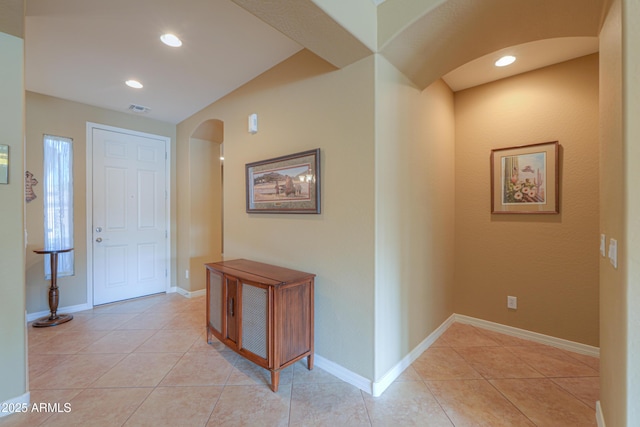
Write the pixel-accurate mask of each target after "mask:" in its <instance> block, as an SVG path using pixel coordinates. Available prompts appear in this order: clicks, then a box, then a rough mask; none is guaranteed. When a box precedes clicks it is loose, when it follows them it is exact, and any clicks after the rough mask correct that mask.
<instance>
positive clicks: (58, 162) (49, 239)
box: [43, 135, 74, 278]
mask: <svg viewBox="0 0 640 427" xmlns="http://www.w3.org/2000/svg"><path fill="white" fill-rule="evenodd" d="M43 199H44V202H43V203H44V248H45V249H48V250H52V249H67V248H72V247H73V141H72V140H71V138H64V137H60V136H52V135H45V136H44V198H43ZM44 273H45V277H47V278H50V277H51V264H50V260H49V257H45V264H44ZM73 274H74V257H73V251H71V252H67V253H62V254H60V255H59V257H58V276H72V275H73Z"/></svg>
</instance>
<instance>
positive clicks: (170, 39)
mask: <svg viewBox="0 0 640 427" xmlns="http://www.w3.org/2000/svg"><path fill="white" fill-rule="evenodd" d="M160 40H162V43H164V44H166V45H167V46H171V47H180V46H182V40H180V39H179V38H178V37H177V36H176V35H174V34H170V33H167V34H163V35H161V36H160Z"/></svg>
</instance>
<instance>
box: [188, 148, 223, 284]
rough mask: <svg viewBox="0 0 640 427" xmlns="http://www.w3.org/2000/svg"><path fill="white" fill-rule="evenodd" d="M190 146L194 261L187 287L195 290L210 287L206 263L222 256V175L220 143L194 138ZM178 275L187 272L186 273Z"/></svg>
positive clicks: (192, 255) (191, 259) (192, 251)
mask: <svg viewBox="0 0 640 427" xmlns="http://www.w3.org/2000/svg"><path fill="white" fill-rule="evenodd" d="M189 145H190V146H189V150H190V151H189V154H190V156H189V157H190V161H189V175H190V185H189V189H190V192H191V195H190V196H191V222H190V226H189V239H190V249H189V259H190V264H189V280H188V283H189V287H188V288H185V290H189V291H191V290H199V289H204V287H205V286H206V272H205V269H204V268H202V266H203V265H204V264H206V263H208V262H216V261H220V260H221V259H222V257H221V255H222V235H221V229H222V221H221V217H222V193H221V191H222V179H221V178H222V177H221V169H220V144H219V143H217V142H213V141H209V140H203V139H197V138H191V139H190V143H189ZM181 237H182V236H181ZM178 274H179V275H180V274H182V275H184V272H178ZM185 276H186V275H185ZM185 278H186V277H185Z"/></svg>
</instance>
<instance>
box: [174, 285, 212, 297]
mask: <svg viewBox="0 0 640 427" xmlns="http://www.w3.org/2000/svg"><path fill="white" fill-rule="evenodd" d="M174 292H177V293H179V294H180V295H182V296H183V297H187V298H195V297H201V296H203V295H206V294H207V290H206V289H200V290H199V291H193V292H189V291H185V290H184V289H182V288H179V287H176V288H175V291H174Z"/></svg>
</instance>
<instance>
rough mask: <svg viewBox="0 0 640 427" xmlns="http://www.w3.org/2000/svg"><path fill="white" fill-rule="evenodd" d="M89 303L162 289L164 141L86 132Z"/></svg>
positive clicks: (164, 264) (164, 271) (121, 133)
mask: <svg viewBox="0 0 640 427" xmlns="http://www.w3.org/2000/svg"><path fill="white" fill-rule="evenodd" d="M91 137H92V152H93V156H92V157H93V163H92V170H93V191H92V214H93V215H92V216H93V218H92V238H93V242H92V253H93V265H92V270H93V303H94V305H98V304H105V303H109V302H114V301H120V300H124V299H129V298H135V297H140V296H144V295H151V294H154V293H159V292H165V291H166V290H167V283H168V282H167V281H168V278H167V268H168V259H167V242H168V236H167V234H168V230H167V218H166V215H167V214H166V212H167V209H166V206H167V203H168V202H167V191H166V181H167V173H166V166H165V163H166V161H167V160H166V157H167V156H166V150H167V147H166V145H167V144H166V140H165V139H162V138H160V137H159V138H158V139H154V138H152V137H147V136H141V135H138V134H129V133H126V131H124V130H123V131H114V130H106V129H100V128H95V127H94V128H92V129H91Z"/></svg>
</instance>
